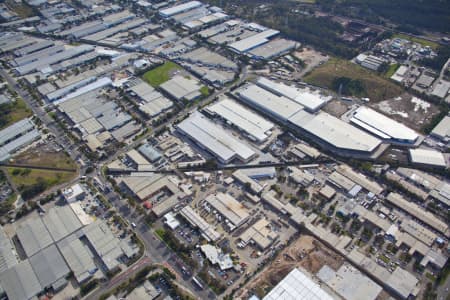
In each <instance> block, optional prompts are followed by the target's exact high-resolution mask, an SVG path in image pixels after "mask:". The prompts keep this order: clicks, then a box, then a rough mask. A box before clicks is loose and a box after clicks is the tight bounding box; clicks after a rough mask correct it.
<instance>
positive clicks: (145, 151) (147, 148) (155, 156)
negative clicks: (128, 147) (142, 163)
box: [138, 144, 162, 163]
mask: <svg viewBox="0 0 450 300" xmlns="http://www.w3.org/2000/svg"><path fill="white" fill-rule="evenodd" d="M138 151H139V152H140V153H141V154H142V155H144V156H145V158H146V159H148V160H149V161H150V162H152V163H154V162H156V161H158V160H159V159H160V158H161V157H162V155H161V153H159V151H158V150H156V149H155V148H153V147H152V146H151V145H150V144H143V145H142V146H140V147H139V148H138Z"/></svg>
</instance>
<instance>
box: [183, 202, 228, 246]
mask: <svg viewBox="0 0 450 300" xmlns="http://www.w3.org/2000/svg"><path fill="white" fill-rule="evenodd" d="M180 214H181V216H183V218H185V219H186V221H188V222H189V224H191V226H193V227H194V228H198V229H199V230H200V232H201V235H202V237H204V238H205V239H206V240H207V241H208V242H216V241H217V240H219V239H220V238H221V234H220V233H218V232H217V231H216V230H215V229H214V226H212V225H211V224H209V223H208V222H206V221H205V219H203V218H202V217H201V216H200V215H199V214H197V213H196V212H195V211H194V210H193V209H192V208H191V207H190V206H185V207H183V208H182V209H181V210H180Z"/></svg>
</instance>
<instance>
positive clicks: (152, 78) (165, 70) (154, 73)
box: [143, 61, 182, 87]
mask: <svg viewBox="0 0 450 300" xmlns="http://www.w3.org/2000/svg"><path fill="white" fill-rule="evenodd" d="M181 69H182V68H181V67H180V66H179V65H177V64H176V63H173V62H171V61H167V62H165V63H164V64H163V65H161V66H159V67H156V68H154V69H153V70H150V71H148V72H146V73H145V74H144V76H143V78H144V80H145V81H147V82H148V83H149V84H150V85H151V86H153V87H158V86H160V85H161V84H162V83H164V82H166V81H168V80H169V79H170V78H171V77H172V76H173V73H175V72H176V71H178V70H181Z"/></svg>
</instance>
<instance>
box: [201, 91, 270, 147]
mask: <svg viewBox="0 0 450 300" xmlns="http://www.w3.org/2000/svg"><path fill="white" fill-rule="evenodd" d="M206 111H207V112H208V113H210V114H214V115H218V116H219V117H221V118H222V119H224V120H225V121H226V122H227V123H228V124H231V125H233V126H235V127H237V128H238V129H239V130H241V131H243V132H245V133H246V134H247V135H248V137H249V138H250V139H251V140H252V141H255V142H258V143H262V142H265V141H266V140H267V139H268V138H269V137H270V135H271V133H272V131H271V130H272V129H273V127H274V125H273V123H271V122H269V121H266V120H265V119H264V118H262V117H260V116H259V115H258V114H256V113H254V112H252V111H251V110H249V109H247V108H245V107H244V106H242V105H240V104H238V103H236V102H235V101H233V100H231V99H229V98H226V99H223V100H222V101H220V102H218V103H216V104H214V105H212V106H209V107H207V108H206Z"/></svg>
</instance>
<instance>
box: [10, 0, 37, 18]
mask: <svg viewBox="0 0 450 300" xmlns="http://www.w3.org/2000/svg"><path fill="white" fill-rule="evenodd" d="M5 4H6V6H8V8H9V9H10V10H12V11H13V12H15V13H16V14H17V15H18V16H19V17H20V18H28V17H32V16H34V11H33V9H32V8H31V7H30V6H28V5H26V4H25V3H23V2H17V1H14V0H6V1H5Z"/></svg>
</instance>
